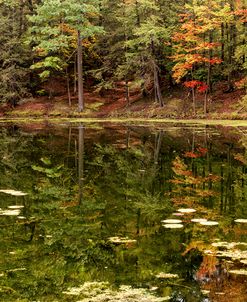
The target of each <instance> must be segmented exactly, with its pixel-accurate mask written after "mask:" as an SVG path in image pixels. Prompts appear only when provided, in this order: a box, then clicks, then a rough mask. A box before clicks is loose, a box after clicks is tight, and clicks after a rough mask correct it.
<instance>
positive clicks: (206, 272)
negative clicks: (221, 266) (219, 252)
mask: <svg viewBox="0 0 247 302" xmlns="http://www.w3.org/2000/svg"><path fill="white" fill-rule="evenodd" d="M217 264H218V260H217V258H216V257H215V256H211V255H204V256H203V260H202V263H201V265H200V267H199V270H198V271H197V273H196V279H197V280H198V281H207V280H208V279H209V278H210V277H212V276H213V275H214V274H216V273H217Z"/></svg>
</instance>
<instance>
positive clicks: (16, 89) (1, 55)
mask: <svg viewBox="0 0 247 302" xmlns="http://www.w3.org/2000/svg"><path fill="white" fill-rule="evenodd" d="M19 8H20V5H19V3H18V2H17V3H16V2H15V1H0V100H1V102H7V103H10V104H12V105H13V106H15V105H16V104H17V102H18V101H19V100H20V99H21V98H23V97H25V96H27V95H28V91H27V86H28V84H29V70H28V59H27V58H29V56H30V53H29V50H28V48H27V47H25V46H24V44H23V28H22V27H23V26H22V23H23V21H20V14H19ZM20 22H21V23H20Z"/></svg>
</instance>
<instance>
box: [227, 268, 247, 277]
mask: <svg viewBox="0 0 247 302" xmlns="http://www.w3.org/2000/svg"><path fill="white" fill-rule="evenodd" d="M228 272H229V273H230V274H235V275H245V276H247V270H244V269H235V270H230V271H228Z"/></svg>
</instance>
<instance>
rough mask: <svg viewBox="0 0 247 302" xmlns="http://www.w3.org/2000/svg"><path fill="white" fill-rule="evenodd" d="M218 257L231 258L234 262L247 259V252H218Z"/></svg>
mask: <svg viewBox="0 0 247 302" xmlns="http://www.w3.org/2000/svg"><path fill="white" fill-rule="evenodd" d="M216 256H217V257H223V258H231V259H232V260H243V259H247V251H242V250H237V249H235V250H230V251H217V253H216Z"/></svg>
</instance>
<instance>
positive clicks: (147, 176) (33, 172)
mask: <svg viewBox="0 0 247 302" xmlns="http://www.w3.org/2000/svg"><path fill="white" fill-rule="evenodd" d="M246 148H247V128H244V127H236V128H234V127H220V126H199V125H196V124H195V125H186V124H185V125H172V126H171V125H169V124H166V125H163V126H155V127H152V126H135V125H114V124H102V125H83V124H72V125H66V124H64V125H60V126H59V125H56V126H54V125H50V124H48V125H42V124H36V125H28V124H25V125H24V124H23V125H22V124H20V125H5V127H4V126H1V128H0V173H1V177H0V226H1V228H0V233H1V234H0V235H1V236H0V301H7V302H8V301H9V302H11V301H22V302H26V301H28V302H29V301H42V302H43V301H45V302H46V301H47V302H48V301H49V302H50V301H62V302H63V301H83V302H86V301H88V302H89V301H92V302H94V301H95V302H96V301H110V302H111V301H120V302H121V301H124V302H125V301H130V302H132V301H133V302H136V301H146V302H152V301H180V302H182V301H188V302H193V301H198V302H199V301H204V302H208V301H231V302H246V301H247V174H246V172H247V169H246V165H247V151H246Z"/></svg>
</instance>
